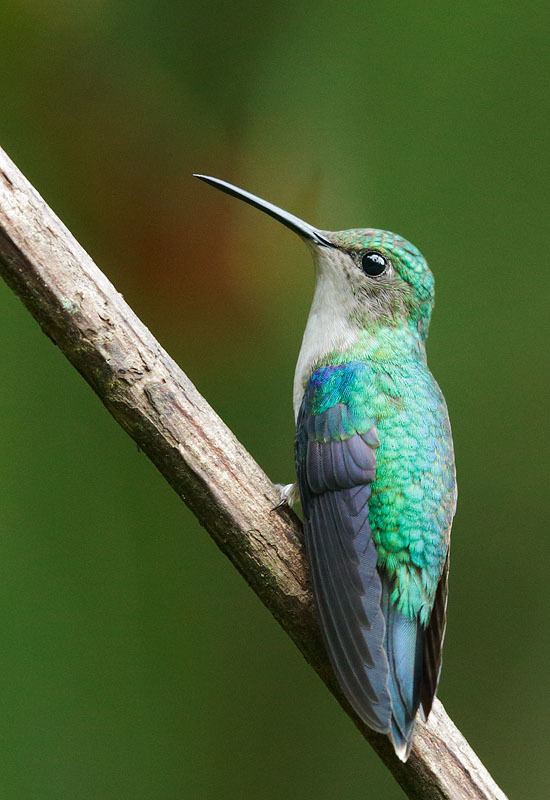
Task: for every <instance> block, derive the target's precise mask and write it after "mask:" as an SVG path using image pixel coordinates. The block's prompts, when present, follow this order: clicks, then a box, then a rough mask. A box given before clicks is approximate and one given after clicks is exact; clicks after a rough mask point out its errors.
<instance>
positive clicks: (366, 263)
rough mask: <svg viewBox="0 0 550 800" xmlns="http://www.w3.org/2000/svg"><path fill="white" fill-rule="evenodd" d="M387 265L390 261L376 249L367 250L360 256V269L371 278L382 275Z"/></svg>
mask: <svg viewBox="0 0 550 800" xmlns="http://www.w3.org/2000/svg"><path fill="white" fill-rule="evenodd" d="M389 265H390V262H389V261H388V259H387V258H386V256H383V255H382V253H379V252H378V251H377V250H367V252H366V253H363V255H362V256H361V269H362V270H363V272H364V273H365V275H369V276H370V277H371V278H377V277H378V276H379V275H383V274H384V272H386V270H387V269H388V267H389Z"/></svg>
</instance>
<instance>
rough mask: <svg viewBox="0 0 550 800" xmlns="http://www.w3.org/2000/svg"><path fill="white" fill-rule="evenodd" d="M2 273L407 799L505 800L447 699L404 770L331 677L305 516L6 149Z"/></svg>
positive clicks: (1, 188) (0, 208)
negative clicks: (304, 539) (307, 554)
mask: <svg viewBox="0 0 550 800" xmlns="http://www.w3.org/2000/svg"><path fill="white" fill-rule="evenodd" d="M0 273H1V274H2V276H3V277H4V279H5V280H6V282H7V283H8V284H9V286H11V288H12V289H13V291H14V292H15V293H16V294H17V295H18V296H19V297H20V299H21V300H22V301H23V303H24V304H25V305H26V307H27V308H28V310H29V311H30V312H31V314H32V315H33V316H34V317H35V319H36V320H37V321H38V323H39V324H40V326H41V328H42V330H43V331H44V332H45V333H46V334H47V336H49V337H50V338H51V339H52V340H53V341H54V342H55V343H56V344H57V345H58V347H59V348H60V349H61V350H62V351H63V353H64V354H65V355H66V357H67V358H68V359H69V361H70V362H71V363H72V364H73V366H74V367H75V368H76V369H77V370H78V371H79V372H80V374H81V375H82V376H83V377H84V378H85V379H86V381H87V382H88V383H89V384H90V386H91V387H92V388H93V389H94V391H95V392H96V393H97V394H98V396H99V397H100V399H101V400H102V402H103V403H104V404H105V406H106V407H107V409H108V410H109V412H110V413H111V414H112V415H113V417H114V418H115V419H116V420H117V422H118V423H119V424H120V425H121V426H122V427H123V428H124V429H125V430H126V431H127V432H128V433H129V434H130V436H131V437H132V438H133V439H134V440H135V441H136V442H137V444H138V445H139V447H140V449H141V450H143V452H144V453H146V454H147V455H148V456H149V458H150V459H151V461H152V462H153V463H154V464H155V466H156V467H157V468H158V470H159V471H160V472H161V473H162V475H163V476H164V477H165V478H166V480H167V481H168V483H169V484H170V485H171V486H172V487H173V488H174V489H175V491H176V492H177V493H178V495H179V496H180V497H181V498H182V500H183V501H184V502H185V503H186V504H187V505H188V506H189V508H190V509H191V510H192V511H193V513H194V514H195V515H196V516H197V518H198V520H199V521H200V523H201V524H202V525H203V526H204V527H205V528H206V530H207V531H208V532H209V534H210V535H211V536H212V538H213V539H214V541H215V542H216V543H217V544H218V546H219V547H220V548H221V549H222V550H223V552H224V553H225V554H226V555H227V556H228V557H229V558H230V559H231V561H232V562H233V564H234V565H235V566H236V567H237V569H238V570H239V572H240V573H241V575H242V576H243V577H244V578H245V580H246V581H247V582H248V583H249V584H250V586H251V587H252V589H253V590H254V591H255V592H256V594H257V595H258V597H259V598H260V599H261V601H262V602H263V603H264V604H265V605H266V606H267V608H268V609H269V610H270V611H271V613H272V614H273V616H274V617H275V618H276V619H277V620H278V622H279V623H280V624H281V625H282V627H283V628H284V630H285V631H286V632H287V633H288V634H289V636H290V637H291V638H292V639H293V641H294V642H295V643H296V645H297V646H298V647H299V649H300V650H301V652H302V654H303V655H304V658H305V659H306V661H307V662H308V663H309V664H310V665H311V666H312V667H313V668H314V669H315V670H316V671H317V672H318V674H319V675H320V677H321V679H322V680H323V681H324V682H325V683H326V685H327V687H328V688H329V689H330V691H331V692H332V693H333V694H334V695H335V696H336V698H337V699H338V701H339V703H340V704H341V706H342V707H343V709H344V711H345V712H346V713H347V714H348V715H349V716H350V717H351V718H352V719H353V721H354V722H355V724H356V725H357V727H358V728H359V730H360V732H361V734H362V735H363V736H364V737H365V739H366V740H367V741H368V742H369V744H370V745H371V746H372V747H373V748H374V750H375V751H376V752H377V753H378V755H379V756H380V758H381V759H382V760H383V761H384V763H385V764H386V766H387V767H388V769H389V770H390V771H391V772H392V774H393V775H394V776H395V778H396V779H397V781H398V782H399V783H400V784H401V786H402V787H403V789H404V790H405V792H406V793H407V795H408V796H409V797H411V798H422V800H474V799H475V800H482V799H483V800H506V798H505V795H504V793H503V792H502V791H501V790H500V789H499V787H498V786H497V785H496V784H495V782H494V781H493V779H492V778H491V776H490V775H489V773H488V772H487V770H486V769H485V767H484V766H483V764H482V763H481V761H480V760H479V759H478V757H477V756H476V754H475V753H474V752H473V750H472V749H471V748H470V746H469V745H468V743H467V741H466V740H465V739H464V737H463V736H462V734H461V733H460V731H459V730H458V729H457V728H456V727H455V726H454V725H453V723H452V721H451V720H450V719H449V717H448V716H447V714H446V713H445V710H444V709H443V706H442V705H441V703H440V702H438V701H437V700H436V701H435V703H434V707H433V710H432V713H431V715H430V718H429V721H428V723H427V724H423V723H422V722H418V724H417V733H416V736H415V740H414V746H413V749H412V753H411V756H410V758H409V760H408V762H407V763H406V764H402V763H401V762H400V761H399V760H398V759H397V757H396V756H395V755H394V753H393V748H392V746H391V745H390V743H389V741H388V739H387V738H386V737H385V736H381V735H379V734H376V733H373V732H372V731H370V730H369V729H368V728H366V727H365V725H363V724H362V723H361V722H360V721H359V720H358V718H357V717H356V715H355V714H354V713H353V711H352V709H351V708H350V707H349V705H348V703H347V702H346V700H345V699H344V697H343V696H342V694H341V692H340V691H339V689H338V686H337V685H336V683H335V679H334V676H333V675H332V672H331V669H330V666H329V664H328V661H327V657H326V654H325V652H324V648H323V645H322V641H321V638H320V634H319V630H318V626H317V623H316V619H315V612H314V608H313V604H312V598H311V593H310V589H309V583H308V574H307V566H306V564H305V561H304V558H303V553H302V547H301V543H300V542H301V530H300V522H299V520H298V519H297V517H296V516H295V515H294V514H293V513H292V512H291V511H289V510H287V509H285V510H279V511H276V512H274V511H273V510H272V509H273V507H274V505H275V503H276V502H277V499H278V495H277V492H276V491H275V489H274V488H273V485H272V483H271V481H270V480H269V479H268V478H267V477H266V475H265V474H264V472H263V471H262V470H261V469H260V467H259V466H258V465H257V464H256V462H255V461H254V459H253V458H252V457H251V456H250V455H249V454H248V452H247V451H246V450H245V449H244V447H243V446H242V445H241V444H240V443H239V442H238V441H237V439H236V438H235V436H234V435H233V434H232V432H231V431H230V430H229V428H228V427H227V426H226V425H225V424H224V422H223V421H222V420H221V419H220V418H219V417H218V415H217V414H216V413H215V412H214V411H213V410H212V408H210V406H209V405H208V403H207V402H206V401H205V399H204V398H203V397H201V395H200V394H199V392H198V391H197V390H196V388H195V387H194V386H193V384H192V383H191V381H190V380H189V379H188V378H187V376H186V375H185V374H184V373H183V372H182V370H181V369H180V368H179V367H178V366H177V364H175V363H174V361H173V360H172V359H171V358H170V356H169V355H168V354H167V353H166V352H165V351H164V350H163V349H162V347H161V346H160V345H159V343H158V342H157V341H156V340H155V338H154V337H153V336H152V334H151V333H150V331H149V330H148V329H147V328H146V327H145V325H144V324H143V323H142V322H141V321H140V320H139V319H138V317H137V316H136V315H135V314H134V312H133V311H132V310H131V308H130V307H129V306H128V305H127V303H126V302H125V301H124V299H123V298H122V295H120V294H119V293H118V292H117V291H116V290H115V288H114V287H113V286H112V284H111V283H110V282H109V281H108V280H107V278H106V277H105V275H104V274H103V273H102V272H101V271H100V270H99V269H98V267H97V266H96V265H95V264H94V262H93V261H92V259H91V258H90V256H89V255H88V254H87V253H86V252H85V251H84V250H83V248H82V247H81V246H80V245H79V244H78V242H77V241H76V240H75V239H74V237H73V236H72V235H71V233H70V232H69V231H68V230H67V228H66V227H65V226H64V225H63V223H62V222H61V221H60V220H59V219H58V218H57V217H56V216H55V214H54V213H53V211H51V209H50V208H49V207H48V206H47V204H46V203H45V202H44V200H43V199H42V198H41V197H40V195H39V194H38V193H37V192H36V190H35V189H34V188H33V187H32V186H31V184H30V183H29V182H28V181H27V180H26V179H25V177H24V176H23V175H22V174H21V173H20V172H19V170H18V169H17V168H16V167H15V165H14V164H13V163H12V162H11V161H10V159H9V158H8V157H7V155H6V154H5V153H4V152H3V151H1V150H0Z"/></svg>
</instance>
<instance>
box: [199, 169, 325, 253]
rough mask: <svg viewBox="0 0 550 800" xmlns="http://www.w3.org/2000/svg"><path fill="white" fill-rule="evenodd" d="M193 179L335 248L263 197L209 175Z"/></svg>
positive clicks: (291, 228) (317, 233)
mask: <svg viewBox="0 0 550 800" xmlns="http://www.w3.org/2000/svg"><path fill="white" fill-rule="evenodd" d="M193 177H195V178H199V179H200V180H201V181H204V182H205V183H209V184H210V185H211V186H215V187H216V188H217V189H221V190H222V192H226V193H227V194H230V195H233V197H238V198H240V199H241V200H244V201H245V203H249V204H250V205H251V206H254V207H255V208H259V209H260V211H264V212H265V213H266V214H269V216H270V217H273V219H276V220H278V221H279V222H282V223H283V225H286V227H287V228H290V230H291V231H294V232H295V233H297V234H299V235H300V236H303V237H304V238H305V239H311V240H312V241H313V242H315V243H316V244H318V245H321V246H322V247H334V245H333V244H332V242H330V241H329V240H328V239H326V238H325V237H324V236H323V235H322V234H321V233H320V232H319V231H318V230H317V228H314V227H313V225H310V224H309V223H308V222H304V220H303V219H300V218H299V217H295V216H294V214H289V213H288V211H283V209H282V208H279V207H278V206H274V205H273V203H268V202H267V200H262V198H261V197H256V195H255V194H251V193H250V192H246V191H245V190H244V189H239V187H238V186H233V184H232V183H227V182H226V181H221V180H220V179H219V178H211V177H210V176H209V175H197V174H194V175H193Z"/></svg>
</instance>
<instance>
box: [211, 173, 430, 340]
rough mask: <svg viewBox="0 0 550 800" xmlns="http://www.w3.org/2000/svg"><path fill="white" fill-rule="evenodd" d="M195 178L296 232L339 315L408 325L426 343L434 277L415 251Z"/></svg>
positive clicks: (365, 322) (378, 233)
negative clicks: (326, 227)
mask: <svg viewBox="0 0 550 800" xmlns="http://www.w3.org/2000/svg"><path fill="white" fill-rule="evenodd" d="M196 177H197V178H200V179H201V180H203V181H205V182H206V183H209V184H211V185H212V186H215V187H217V188H218V189H221V190H222V191H224V192H226V193H227V194H230V195H233V196H234V197H238V198H239V199H241V200H244V201H245V202H246V203H249V204H250V205H253V206H255V207H256V208H259V209H260V210H261V211H264V212H265V213H266V214H269V215H270V216H271V217H273V218H274V219H276V220H278V221H279V222H282V223H283V225H286V227H288V228H290V229H291V230H293V231H294V232H295V233H297V234H298V235H299V236H300V237H301V238H302V239H304V240H305V241H306V243H307V244H309V245H310V247H311V248H312V250H313V257H314V261H315V266H316V271H317V284H318V289H320V290H321V291H323V292H324V293H325V294H329V295H330V298H331V302H333V303H334V312H335V316H336V315H338V312H339V311H342V312H344V313H345V314H346V315H347V317H348V319H350V321H352V322H353V323H355V324H356V325H357V327H359V328H361V327H369V326H372V325H373V324H376V323H378V322H380V323H381V324H383V325H388V326H396V325H402V324H403V323H408V324H410V325H412V326H413V327H414V328H415V329H417V330H418V332H419V333H420V336H421V337H422V338H423V339H424V338H426V336H427V333H428V326H429V324H430V317H431V313H432V309H433V304H434V278H433V275H432V272H431V270H430V268H429V267H428V264H427V263H426V260H425V259H424V257H423V255H422V254H421V253H420V251H419V250H417V248H416V247H415V246H414V245H413V244H411V243H410V242H408V241H407V240H406V239H403V238H401V237H400V236H398V235H396V234H395V233H390V232H389V231H382V230H376V229H374V228H353V229H351V230H345V231H323V230H319V229H318V228H314V227H313V226H312V225H310V224H309V223H307V222H304V221H303V220H301V219H300V218H299V217H296V216H294V215H293V214H290V213H289V212H287V211H284V210H283V209H281V208H279V207H278V206H275V205H273V204H272V203H269V202H267V201H266V200H262V199H261V198H260V197H257V196H256V195H253V194H250V192H247V191H245V190H244V189H239V188H238V187H237V186H233V185H232V184H230V183H227V182H226V181H222V180H219V179H218V178H211V177H209V176H206V175H196Z"/></svg>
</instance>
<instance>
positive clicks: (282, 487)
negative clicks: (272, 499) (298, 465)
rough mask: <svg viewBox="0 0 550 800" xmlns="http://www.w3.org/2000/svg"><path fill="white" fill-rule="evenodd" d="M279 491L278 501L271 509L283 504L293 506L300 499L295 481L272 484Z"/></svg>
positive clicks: (274, 509) (280, 506)
mask: <svg viewBox="0 0 550 800" xmlns="http://www.w3.org/2000/svg"><path fill="white" fill-rule="evenodd" d="M273 485H274V486H275V488H276V489H277V491H278V492H279V502H278V503H277V505H276V506H274V507H273V511H276V510H277V509H278V508H282V507H283V506H290V508H293V507H294V506H295V505H296V504H297V503H298V502H299V500H300V497H299V494H298V486H297V484H295V483H287V484H283V483H275V484H273Z"/></svg>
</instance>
